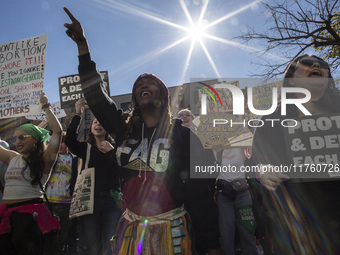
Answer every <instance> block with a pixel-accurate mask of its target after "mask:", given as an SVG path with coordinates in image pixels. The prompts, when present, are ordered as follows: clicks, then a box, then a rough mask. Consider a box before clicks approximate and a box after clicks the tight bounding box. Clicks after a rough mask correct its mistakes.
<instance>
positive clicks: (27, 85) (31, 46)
mask: <svg viewBox="0 0 340 255" xmlns="http://www.w3.org/2000/svg"><path fill="white" fill-rule="evenodd" d="M46 42H47V35H46V34H45V35H40V36H35V37H31V38H26V39H21V40H18V41H13V42H9V43H4V44H1V45H0V118H12V117H19V116H25V115H28V114H39V113H40V112H41V105H40V94H41V92H42V90H43V85H44V67H45V57H46Z"/></svg>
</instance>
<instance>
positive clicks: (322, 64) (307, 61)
mask: <svg viewBox="0 0 340 255" xmlns="http://www.w3.org/2000/svg"><path fill="white" fill-rule="evenodd" d="M297 63H298V64H302V65H304V66H308V67H311V66H313V65H314V63H318V64H319V65H320V67H321V68H323V69H329V65H328V63H327V62H326V61H323V60H321V59H308V58H305V59H301V60H299V61H298V62H297Z"/></svg>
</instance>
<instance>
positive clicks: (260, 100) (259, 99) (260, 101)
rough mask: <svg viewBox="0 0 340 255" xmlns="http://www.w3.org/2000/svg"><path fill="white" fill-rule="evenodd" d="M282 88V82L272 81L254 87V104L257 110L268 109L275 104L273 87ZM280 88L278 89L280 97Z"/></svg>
mask: <svg viewBox="0 0 340 255" xmlns="http://www.w3.org/2000/svg"><path fill="white" fill-rule="evenodd" d="M274 87H276V88H281V87H282V82H281V81H280V82H272V83H268V84H264V85H260V86H256V87H253V88H252V89H253V106H254V108H255V109H257V110H267V109H270V107H271V106H272V104H273V88H274ZM280 91H281V90H280V89H278V97H279V98H280Z"/></svg>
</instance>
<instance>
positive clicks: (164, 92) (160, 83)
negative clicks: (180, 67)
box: [132, 73, 169, 105]
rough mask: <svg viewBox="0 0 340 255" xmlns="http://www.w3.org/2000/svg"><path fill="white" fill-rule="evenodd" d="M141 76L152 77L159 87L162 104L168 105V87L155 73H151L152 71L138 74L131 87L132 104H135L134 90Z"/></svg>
mask: <svg viewBox="0 0 340 255" xmlns="http://www.w3.org/2000/svg"><path fill="white" fill-rule="evenodd" d="M143 78H153V80H155V81H156V83H157V85H158V87H159V89H160V94H161V97H162V99H163V100H164V104H165V105H168V104H169V89H168V87H167V86H166V85H165V83H164V82H163V81H162V80H161V79H160V78H159V77H158V76H157V75H155V74H152V73H143V74H141V75H139V76H138V78H137V79H136V81H135V83H134V84H133V87H132V102H133V104H134V105H136V98H135V91H136V88H137V84H138V82H139V81H140V80H141V79H143Z"/></svg>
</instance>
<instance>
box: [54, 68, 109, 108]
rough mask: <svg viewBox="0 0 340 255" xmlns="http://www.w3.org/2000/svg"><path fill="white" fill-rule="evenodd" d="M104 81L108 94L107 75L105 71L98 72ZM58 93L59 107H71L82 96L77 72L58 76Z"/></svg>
mask: <svg viewBox="0 0 340 255" xmlns="http://www.w3.org/2000/svg"><path fill="white" fill-rule="evenodd" d="M100 75H101V76H102V79H103V82H104V88H105V90H106V92H107V94H108V95H109V96H110V86H109V77H108V72H107V71H102V72H100ZM58 81H59V95H60V102H61V108H62V109H65V108H69V107H73V106H74V104H75V103H76V102H77V101H78V100H79V99H80V98H82V97H84V95H83V91H82V89H81V84H80V77H79V75H78V74H73V75H69V76H64V77H59V78H58Z"/></svg>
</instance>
